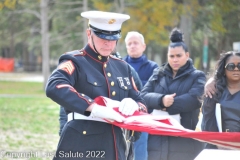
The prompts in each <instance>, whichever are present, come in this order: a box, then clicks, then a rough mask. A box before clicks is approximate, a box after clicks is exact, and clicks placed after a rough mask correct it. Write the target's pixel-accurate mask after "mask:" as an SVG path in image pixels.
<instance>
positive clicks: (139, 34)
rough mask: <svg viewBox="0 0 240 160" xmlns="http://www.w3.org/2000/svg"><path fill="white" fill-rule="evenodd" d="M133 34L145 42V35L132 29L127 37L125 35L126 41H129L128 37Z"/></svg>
mask: <svg viewBox="0 0 240 160" xmlns="http://www.w3.org/2000/svg"><path fill="white" fill-rule="evenodd" d="M132 36H137V37H139V39H140V41H141V42H142V43H143V44H145V42H144V37H143V35H142V34H141V33H139V32H137V31H131V32H128V33H127V35H126V37H125V43H127V41H128V39H129V38H131V37H132Z"/></svg>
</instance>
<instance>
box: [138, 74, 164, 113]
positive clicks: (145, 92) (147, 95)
mask: <svg viewBox="0 0 240 160" xmlns="http://www.w3.org/2000/svg"><path fill="white" fill-rule="evenodd" d="M155 83H156V75H152V76H151V77H150V78H149V80H148V81H147V83H146V84H145V86H144V87H143V89H142V91H141V96H142V97H143V99H144V100H145V102H146V105H147V107H148V108H150V109H163V108H164V106H162V105H161V104H162V98H163V97H164V96H165V94H161V93H156V92H154V88H155V87H156V86H155Z"/></svg>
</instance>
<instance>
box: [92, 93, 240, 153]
mask: <svg viewBox="0 0 240 160" xmlns="http://www.w3.org/2000/svg"><path fill="white" fill-rule="evenodd" d="M95 102H96V103H98V104H99V105H102V106H107V107H109V106H111V107H113V108H114V110H115V111H116V112H119V111H118V107H117V106H116V105H117V104H118V103H116V101H114V100H111V99H109V98H106V97H102V96H99V97H97V98H95ZM124 117H125V118H126V121H125V122H123V123H119V122H116V121H114V122H109V123H112V124H113V125H116V126H118V127H121V128H125V129H129V130H135V131H141V132H148V133H149V134H154V135H164V136H175V137H185V138H193V139H196V140H199V141H202V142H207V143H211V144H214V145H218V146H222V147H227V148H231V149H238V150H240V132H222V133H219V132H205V131H202V132H201V131H200V132H199V131H193V130H189V129H185V128H184V127H183V126H181V125H180V124H179V123H178V122H177V121H176V120H175V119H173V118H171V117H170V116H153V115H151V114H147V113H141V112H137V111H136V112H135V113H134V114H133V115H132V116H124Z"/></svg>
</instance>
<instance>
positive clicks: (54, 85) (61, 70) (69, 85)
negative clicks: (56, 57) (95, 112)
mask: <svg viewBox="0 0 240 160" xmlns="http://www.w3.org/2000/svg"><path fill="white" fill-rule="evenodd" d="M63 57H65V59H63V60H62V61H60V63H59V65H58V67H57V69H55V70H54V71H53V73H52V74H51V75H50V77H49V79H48V82H47V85H46V89H45V90H46V95H47V97H49V98H51V99H52V100H53V101H55V102H56V103H58V104H59V105H61V106H64V107H65V109H66V110H69V111H72V112H77V113H80V114H84V113H85V111H86V109H87V108H88V106H89V105H90V104H91V103H92V102H93V100H92V99H91V98H90V97H88V96H87V95H84V94H81V93H78V92H77V91H76V90H75V88H74V87H73V86H74V85H75V82H76V81H77V77H78V74H81V73H80V72H79V71H78V70H79V67H78V66H77V65H76V63H74V61H76V60H75V59H74V57H66V55H63Z"/></svg>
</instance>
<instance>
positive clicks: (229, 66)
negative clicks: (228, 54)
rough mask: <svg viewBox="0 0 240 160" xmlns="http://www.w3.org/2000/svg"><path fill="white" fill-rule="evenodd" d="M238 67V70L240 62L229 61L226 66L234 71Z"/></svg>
mask: <svg viewBox="0 0 240 160" xmlns="http://www.w3.org/2000/svg"><path fill="white" fill-rule="evenodd" d="M236 67H237V68H238V70H239V71H240V63H238V64H237V65H235V64H234V63H228V64H227V65H226V66H225V68H226V70H228V71H233V70H234V69H235V68H236Z"/></svg>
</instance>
